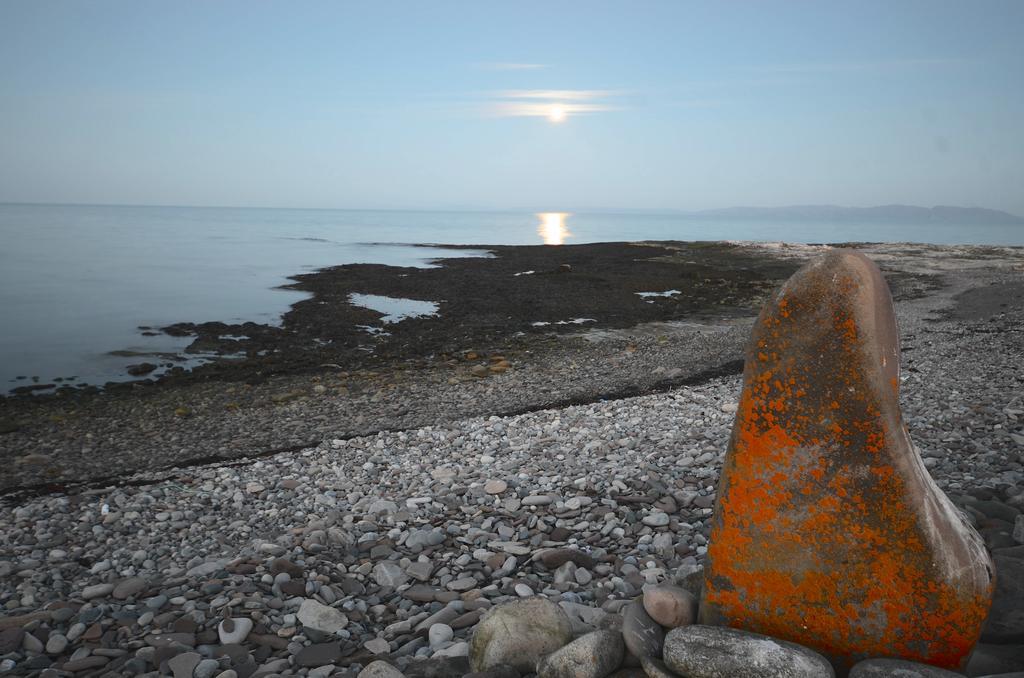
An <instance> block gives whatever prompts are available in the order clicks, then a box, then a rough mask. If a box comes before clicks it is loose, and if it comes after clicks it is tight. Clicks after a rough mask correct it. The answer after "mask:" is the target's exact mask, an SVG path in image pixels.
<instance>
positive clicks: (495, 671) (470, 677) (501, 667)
mask: <svg viewBox="0 0 1024 678" xmlns="http://www.w3.org/2000/svg"><path fill="white" fill-rule="evenodd" d="M463 678H519V672H518V671H516V670H515V669H514V668H512V667H511V666H509V665H508V664H498V665H497V666H494V667H492V668H489V669H487V670H486V671H474V672H473V673H467V674H466V675H465V676H464V677H463Z"/></svg>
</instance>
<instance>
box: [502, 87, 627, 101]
mask: <svg viewBox="0 0 1024 678" xmlns="http://www.w3.org/2000/svg"><path fill="white" fill-rule="evenodd" d="M618 95H619V92H616V91H613V90H603V89H511V90H505V91H503V92H498V93H497V94H496V96H497V97H498V98H500V99H545V100H548V101H556V100H557V101H588V100H590V99H607V98H608V97H614V96H618Z"/></svg>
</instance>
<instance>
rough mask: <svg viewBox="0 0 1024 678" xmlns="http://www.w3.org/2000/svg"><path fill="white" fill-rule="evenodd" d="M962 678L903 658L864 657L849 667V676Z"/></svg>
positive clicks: (872, 677)
mask: <svg viewBox="0 0 1024 678" xmlns="http://www.w3.org/2000/svg"><path fill="white" fill-rule="evenodd" d="M894 676H899V678H963V674H962V673H954V672H952V671H947V670H946V669H940V668H939V667H937V666H929V665H928V664H919V663H918V662H908V661H905V660H903V659H865V660H864V661H862V662H857V663H856V664H854V666H853V668H852V669H850V678H893V677H894Z"/></svg>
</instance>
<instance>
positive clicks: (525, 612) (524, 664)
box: [469, 596, 572, 673]
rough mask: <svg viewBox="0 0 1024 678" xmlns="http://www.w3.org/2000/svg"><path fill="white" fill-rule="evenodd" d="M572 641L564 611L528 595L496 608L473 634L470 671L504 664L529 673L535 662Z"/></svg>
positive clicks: (569, 625)
mask: <svg viewBox="0 0 1024 678" xmlns="http://www.w3.org/2000/svg"><path fill="white" fill-rule="evenodd" d="M571 640H572V624H571V622H570V621H569V617H568V616H567V615H566V614H565V612H564V611H563V610H562V608H560V607H559V606H558V605H556V604H555V603H553V602H551V601H550V600H548V599H547V598H542V597H540V596H531V597H530V598H524V599H522V600H514V601H511V602H508V603H502V604H500V605H496V606H495V607H493V608H491V609H490V610H488V611H487V613H486V614H485V615H484V617H483V619H481V620H480V622H479V623H478V624H477V626H476V629H474V631H473V639H472V641H471V642H470V646H469V663H470V667H471V668H472V669H473V670H474V671H486V670H487V669H489V668H491V667H494V666H497V665H499V664H508V665H509V666H511V667H512V668H514V669H516V670H517V671H519V672H520V673H531V672H533V670H534V668H535V667H536V665H537V660H539V659H540V658H541V657H544V656H546V655H548V654H551V653H552V652H554V651H555V650H557V649H559V648H560V647H562V646H563V645H566V644H567V643H569V641H571Z"/></svg>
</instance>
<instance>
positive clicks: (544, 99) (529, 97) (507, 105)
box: [483, 89, 622, 121]
mask: <svg viewBox="0 0 1024 678" xmlns="http://www.w3.org/2000/svg"><path fill="white" fill-rule="evenodd" d="M620 94H621V93H620V92H617V91H615V90H599V89H523V90H503V91H499V92H494V93H492V94H491V95H489V97H490V99H491V101H490V102H489V103H487V104H486V105H484V107H483V113H484V115H487V116H489V117H498V118H548V119H550V120H554V121H561V120H564V119H566V118H571V117H574V116H577V115H587V114H592V113H603V112H606V111H617V110H622V106H619V105H615V104H613V103H610V102H609V101H608V100H609V99H612V98H614V97H616V96H620Z"/></svg>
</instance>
